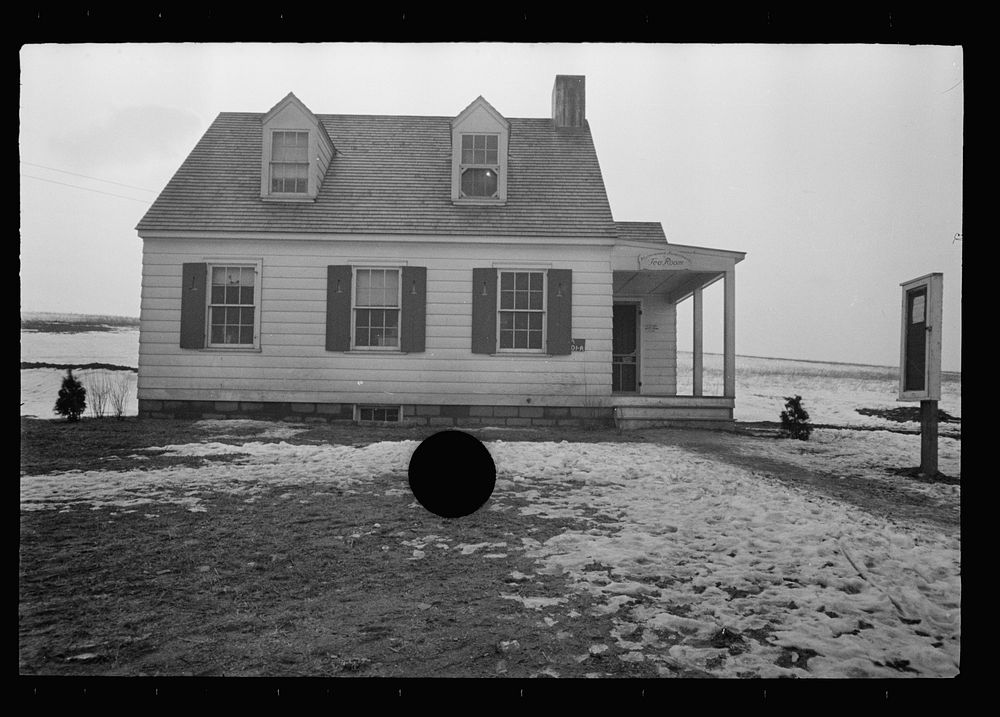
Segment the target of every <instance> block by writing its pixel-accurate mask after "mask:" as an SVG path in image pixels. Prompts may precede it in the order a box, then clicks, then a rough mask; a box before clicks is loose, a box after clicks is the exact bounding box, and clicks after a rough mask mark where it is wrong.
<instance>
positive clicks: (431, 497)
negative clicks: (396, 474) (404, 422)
mask: <svg viewBox="0 0 1000 717" xmlns="http://www.w3.org/2000/svg"><path fill="white" fill-rule="evenodd" d="M409 475H410V490H411V491H413V496H414V497H415V498H416V499H417V501H419V503H420V505H422V506H424V507H425V508H426V509H427V510H429V511H430V512H432V513H434V514H435V515H440V516H441V517H442V518H461V517H463V516H466V515H471V514H472V513H475V512H476V511H477V510H479V509H480V508H481V507H482V506H483V504H484V503H486V501H487V500H489V498H490V496H491V495H492V494H493V487H494V486H495V485H496V479H497V467H496V464H495V463H493V456H491V455H490V452H489V451H488V450H487V449H486V446H484V445H483V444H482V443H481V442H480V441H479V439H478V438H476V437H475V436H470V435H469V434H468V433H463V432H462V431H441V432H440V433H435V434H434V435H433V436H431V437H430V438H426V439H424V441H423V442H422V443H421V444H420V445H419V446H417V450H415V451H414V452H413V455H412V456H411V457H410V467H409Z"/></svg>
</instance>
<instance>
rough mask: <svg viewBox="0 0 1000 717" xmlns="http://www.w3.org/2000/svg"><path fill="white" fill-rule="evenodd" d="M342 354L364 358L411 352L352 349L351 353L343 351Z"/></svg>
mask: <svg viewBox="0 0 1000 717" xmlns="http://www.w3.org/2000/svg"><path fill="white" fill-rule="evenodd" d="M341 353H345V354H352V355H354V354H359V355H364V356H395V355H398V354H407V353H409V351H403V350H402V349H350V350H349V351H341Z"/></svg>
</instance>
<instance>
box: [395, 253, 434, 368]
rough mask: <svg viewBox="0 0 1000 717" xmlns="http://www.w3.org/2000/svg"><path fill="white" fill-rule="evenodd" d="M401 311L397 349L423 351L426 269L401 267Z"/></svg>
mask: <svg viewBox="0 0 1000 717" xmlns="http://www.w3.org/2000/svg"><path fill="white" fill-rule="evenodd" d="M402 289H403V296H402V301H401V309H402V311H403V316H402V321H401V325H400V336H399V348H400V349H401V350H403V351H407V352H410V353H419V352H421V351H423V350H424V347H425V344H426V341H425V335H426V333H427V267H424V266H404V267H403V287H402Z"/></svg>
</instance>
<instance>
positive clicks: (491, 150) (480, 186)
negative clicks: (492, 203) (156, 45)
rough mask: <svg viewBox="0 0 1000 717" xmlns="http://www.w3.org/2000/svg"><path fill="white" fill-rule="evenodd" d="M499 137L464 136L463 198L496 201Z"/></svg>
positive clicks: (484, 135)
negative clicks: (483, 198) (480, 198)
mask: <svg viewBox="0 0 1000 717" xmlns="http://www.w3.org/2000/svg"><path fill="white" fill-rule="evenodd" d="M499 143H500V142H499V136H498V135H495V134H463V135H462V163H461V170H460V171H461V173H462V196H463V197H485V198H488V199H495V198H496V197H497V190H498V188H499V181H498V177H499V174H500V161H499V156H500V152H499Z"/></svg>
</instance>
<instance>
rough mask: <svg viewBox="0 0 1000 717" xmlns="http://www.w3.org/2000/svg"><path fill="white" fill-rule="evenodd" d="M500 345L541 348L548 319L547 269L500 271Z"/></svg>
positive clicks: (517, 347)
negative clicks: (546, 318)
mask: <svg viewBox="0 0 1000 717" xmlns="http://www.w3.org/2000/svg"><path fill="white" fill-rule="evenodd" d="M499 314H500V315H499V339H500V346H499V348H500V349H528V350H531V349H535V350H539V351H540V350H541V349H542V348H543V346H542V336H543V323H544V320H545V272H541V271H501V272H500V308H499Z"/></svg>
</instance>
